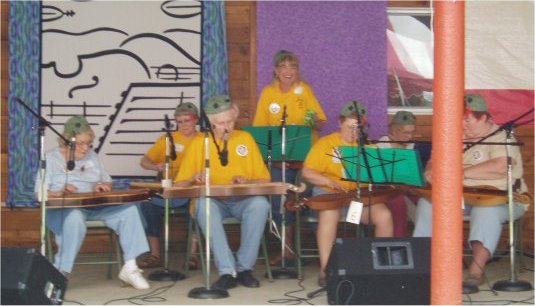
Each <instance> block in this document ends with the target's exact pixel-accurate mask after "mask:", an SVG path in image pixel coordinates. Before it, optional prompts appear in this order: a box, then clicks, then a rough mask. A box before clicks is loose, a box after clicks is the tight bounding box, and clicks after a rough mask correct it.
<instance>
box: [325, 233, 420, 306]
mask: <svg viewBox="0 0 535 306" xmlns="http://www.w3.org/2000/svg"><path fill="white" fill-rule="evenodd" d="M430 246H431V240H430V238H346V239H342V238H338V239H337V240H336V242H335V244H334V246H333V250H332V252H331V256H330V257H329V261H328V264H327V268H326V272H327V299H328V302H329V304H331V305H333V304H336V305H362V304H367V305H369V304H381V305H392V304H398V305H400V304H404V305H429V303H430V301H431V299H430V291H431V288H430V254H431V251H430Z"/></svg>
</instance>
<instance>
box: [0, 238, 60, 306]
mask: <svg viewBox="0 0 535 306" xmlns="http://www.w3.org/2000/svg"><path fill="white" fill-rule="evenodd" d="M66 289H67V278H65V276H64V275H63V274H61V272H59V271H58V270H57V269H56V268H55V267H54V265H52V264H51V263H50V262H49V261H48V260H47V259H46V258H45V257H44V256H43V255H41V253H39V252H38V251H36V250H35V249H27V248H2V301H1V304H2V305H28V304H34V305H44V304H48V305H59V304H62V303H63V296H64V295H65V290H66Z"/></svg>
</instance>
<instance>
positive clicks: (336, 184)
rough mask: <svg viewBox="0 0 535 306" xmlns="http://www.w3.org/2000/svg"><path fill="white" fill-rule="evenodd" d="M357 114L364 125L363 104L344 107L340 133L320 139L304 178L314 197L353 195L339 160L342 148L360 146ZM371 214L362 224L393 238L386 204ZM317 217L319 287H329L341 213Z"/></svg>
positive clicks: (332, 211) (333, 211) (378, 234)
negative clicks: (328, 271)
mask: <svg viewBox="0 0 535 306" xmlns="http://www.w3.org/2000/svg"><path fill="white" fill-rule="evenodd" d="M355 105H356V106H357V110H356V109H355ZM357 111H358V112H359V113H360V114H361V116H360V117H361V118H362V119H363V121H364V120H365V118H366V117H365V116H366V107H365V106H364V105H363V104H361V103H360V102H356V103H354V102H353V101H351V102H349V103H347V104H346V105H344V107H343V108H342V110H341V112H340V117H339V124H340V130H339V131H338V132H334V133H332V134H329V135H327V136H324V137H322V138H320V139H319V140H318V141H317V142H316V143H315V144H314V145H313V146H312V148H311V149H310V152H309V153H308V155H307V158H306V159H305V163H304V166H303V178H304V179H305V180H306V181H307V182H309V183H311V184H313V185H314V186H315V187H314V188H313V190H312V193H313V195H318V194H325V193H336V192H351V191H353V190H355V189H356V188H357V184H356V183H355V182H350V181H344V180H341V179H342V178H344V177H345V170H344V168H343V164H342V161H341V159H340V158H337V156H340V153H339V149H338V147H339V146H356V145H357V124H358V119H357V118H358V116H357ZM374 204H375V203H374ZM368 210H369V209H368V207H364V209H363V211H362V214H361V222H363V223H366V224H369V223H372V224H373V225H374V226H375V237H392V234H393V226H392V216H391V214H390V210H389V209H388V208H387V207H386V206H385V205H384V204H383V203H381V204H375V205H373V208H372V213H371V214H369V213H368ZM318 214H319V221H318V230H317V238H316V239H317V243H318V250H319V255H320V273H319V277H318V285H319V286H321V287H324V286H325V284H326V280H325V267H326V266H327V260H328V259H329V255H330V254H331V250H332V246H333V244H334V241H335V239H336V232H337V226H338V221H339V220H340V214H341V210H340V209H329V210H321V211H319V213H318ZM369 218H371V220H369Z"/></svg>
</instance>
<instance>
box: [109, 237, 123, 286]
mask: <svg viewBox="0 0 535 306" xmlns="http://www.w3.org/2000/svg"><path fill="white" fill-rule="evenodd" d="M114 239H115V255H116V257H115V258H116V260H117V273H119V271H121V269H122V267H123V251H122V250H121V244H120V243H119V240H118V239H119V237H118V236H117V235H114ZM110 266H111V265H110ZM110 276H111V275H110Z"/></svg>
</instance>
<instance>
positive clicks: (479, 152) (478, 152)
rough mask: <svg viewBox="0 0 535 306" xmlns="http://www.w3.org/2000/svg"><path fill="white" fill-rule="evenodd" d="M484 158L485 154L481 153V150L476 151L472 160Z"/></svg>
mask: <svg viewBox="0 0 535 306" xmlns="http://www.w3.org/2000/svg"><path fill="white" fill-rule="evenodd" d="M482 158H483V153H481V151H480V150H475V151H474V152H473V153H472V159H473V160H480V159H482Z"/></svg>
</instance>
